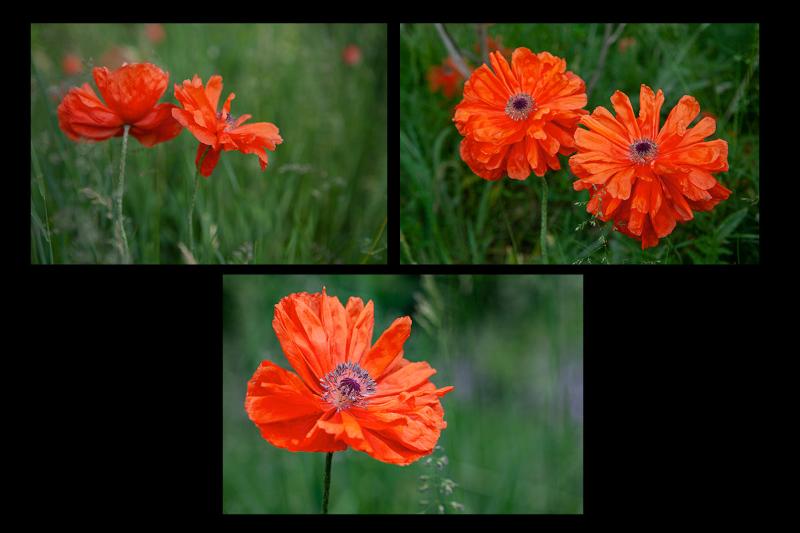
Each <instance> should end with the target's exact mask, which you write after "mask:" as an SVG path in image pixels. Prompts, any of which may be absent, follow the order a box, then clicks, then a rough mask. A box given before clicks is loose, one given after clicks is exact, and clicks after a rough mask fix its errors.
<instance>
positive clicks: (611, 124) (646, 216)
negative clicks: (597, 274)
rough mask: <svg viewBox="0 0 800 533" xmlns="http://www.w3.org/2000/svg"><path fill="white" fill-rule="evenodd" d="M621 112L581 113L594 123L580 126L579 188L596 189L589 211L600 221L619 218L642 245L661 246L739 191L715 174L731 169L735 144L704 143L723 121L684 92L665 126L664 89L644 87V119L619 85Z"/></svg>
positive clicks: (616, 101)
mask: <svg viewBox="0 0 800 533" xmlns="http://www.w3.org/2000/svg"><path fill="white" fill-rule="evenodd" d="M611 103H612V104H613V106H614V110H615V111H616V113H617V115H616V117H615V116H613V115H612V114H611V113H610V112H609V111H607V110H606V109H605V108H604V107H597V108H596V109H595V110H594V112H593V113H592V114H591V115H590V116H585V117H583V119H581V123H582V124H583V125H584V126H586V127H587V128H589V129H588V130H585V129H578V130H577V131H576V132H575V144H576V145H577V147H578V153H577V154H575V155H574V156H572V157H571V158H570V161H569V165H570V168H572V172H574V173H575V175H576V176H577V177H578V181H576V182H574V183H573V187H574V189H575V190H576V191H580V190H583V189H589V194H590V200H589V203H588V204H587V206H586V210H587V211H588V212H590V213H593V214H595V215H596V216H597V217H598V218H599V219H600V220H603V221H607V220H609V219H613V220H614V227H615V228H616V229H617V230H619V231H621V232H622V233H624V234H626V235H629V236H630V237H633V238H635V239H637V240H641V241H642V249H644V248H648V247H650V246H655V245H657V244H658V240H659V239H660V238H663V237H666V236H667V235H669V234H670V233H672V230H673V229H674V228H675V225H676V222H677V221H680V222H687V221H689V220H691V219H692V218H693V217H694V215H693V214H692V211H710V210H711V209H713V208H714V206H715V205H717V204H718V203H719V202H720V201H722V200H725V199H726V198H728V196H729V195H730V193H731V191H730V190H728V189H726V188H725V187H723V186H722V185H721V184H720V183H719V182H717V180H716V179H715V178H714V176H713V175H712V173H714V172H725V171H727V170H728V143H727V142H725V141H723V140H722V139H716V140H713V141H703V139H705V138H706V137H708V136H709V135H711V134H713V133H714V130H715V129H716V120H714V119H713V118H711V117H708V116H707V117H705V118H703V119H702V120H700V121H699V122H698V123H697V124H696V125H695V126H694V127H692V128H690V127H689V124H691V122H692V121H693V120H694V119H695V117H697V115H698V114H699V113H700V104H699V103H698V102H697V100H695V99H694V98H692V97H691V96H684V97H683V98H681V99H680V101H679V102H678V104H677V105H676V106H675V107H674V108H673V109H672V111H671V112H670V114H669V116H668V117H667V120H666V121H665V122H664V126H663V127H661V128H660V129H659V124H660V112H661V105H662V104H663V103H664V93H662V92H661V90H660V89H659V91H658V93H657V94H653V90H652V89H650V87H648V86H646V85H642V87H641V92H640V96H639V117H638V118H637V117H636V116H635V115H634V114H633V107H631V102H630V99H629V98H628V96H627V95H625V94H624V93H622V92H620V91H617V92H615V93H614V95H613V96H612V97H611Z"/></svg>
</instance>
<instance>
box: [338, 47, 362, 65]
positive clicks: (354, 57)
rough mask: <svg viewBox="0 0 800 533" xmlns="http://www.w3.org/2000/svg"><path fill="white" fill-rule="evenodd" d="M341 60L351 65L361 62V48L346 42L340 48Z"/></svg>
mask: <svg viewBox="0 0 800 533" xmlns="http://www.w3.org/2000/svg"><path fill="white" fill-rule="evenodd" d="M342 61H344V62H345V63H346V64H348V65H350V66H353V65H358V64H359V63H360V62H361V48H359V47H358V46H356V45H354V44H348V45H347V46H345V48H344V50H342Z"/></svg>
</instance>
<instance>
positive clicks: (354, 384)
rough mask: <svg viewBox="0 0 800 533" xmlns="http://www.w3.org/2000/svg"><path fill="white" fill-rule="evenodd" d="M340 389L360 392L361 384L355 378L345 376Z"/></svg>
mask: <svg viewBox="0 0 800 533" xmlns="http://www.w3.org/2000/svg"><path fill="white" fill-rule="evenodd" d="M339 390H341V391H342V392H344V393H345V394H350V393H356V394H358V393H360V392H361V385H359V384H358V381H356V380H354V379H353V378H344V379H342V381H340V382H339Z"/></svg>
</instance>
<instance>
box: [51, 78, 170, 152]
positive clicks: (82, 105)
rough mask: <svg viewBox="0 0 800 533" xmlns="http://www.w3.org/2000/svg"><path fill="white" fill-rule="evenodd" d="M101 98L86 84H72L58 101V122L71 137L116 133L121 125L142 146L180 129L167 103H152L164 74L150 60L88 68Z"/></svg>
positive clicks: (101, 136) (99, 138) (163, 85)
mask: <svg viewBox="0 0 800 533" xmlns="http://www.w3.org/2000/svg"><path fill="white" fill-rule="evenodd" d="M93 75H94V81H95V83H96V84H97V89H98V90H99V91H100V94H101V95H102V96H103V99H104V100H105V103H103V102H102V101H101V100H100V99H99V98H98V97H97V95H96V94H95V92H94V91H93V90H92V88H91V87H90V86H89V84H88V83H84V84H83V86H82V87H74V88H73V89H71V90H70V91H69V92H68V93H67V95H66V96H65V97H64V99H63V100H62V101H61V104H59V106H58V112H57V114H58V125H59V126H60V127H61V130H62V131H63V132H64V133H65V134H66V135H67V137H69V138H70V139H72V140H73V141H77V140H79V139H88V140H91V141H103V140H105V139H110V138H111V137H119V136H121V135H122V133H123V129H124V126H125V125H129V126H130V127H131V128H130V134H131V135H132V136H133V137H135V138H136V139H138V140H139V142H140V143H142V144H143V145H144V146H153V145H154V144H157V143H160V142H164V141H168V140H170V139H172V138H173V137H175V136H176V135H178V134H179V133H180V132H181V125H180V124H178V123H177V122H176V121H175V119H173V118H172V113H171V110H172V108H174V107H175V106H174V105H172V104H167V103H162V104H157V102H158V99H159V98H161V95H162V94H164V90H165V89H166V88H167V80H168V79H169V74H168V73H166V72H164V71H163V70H161V69H160V68H158V67H157V66H155V65H153V64H151V63H134V64H132V65H125V66H123V67H121V68H119V69H117V70H115V71H113V72H112V71H109V70H108V69H107V68H105V67H96V68H95V69H94V70H93Z"/></svg>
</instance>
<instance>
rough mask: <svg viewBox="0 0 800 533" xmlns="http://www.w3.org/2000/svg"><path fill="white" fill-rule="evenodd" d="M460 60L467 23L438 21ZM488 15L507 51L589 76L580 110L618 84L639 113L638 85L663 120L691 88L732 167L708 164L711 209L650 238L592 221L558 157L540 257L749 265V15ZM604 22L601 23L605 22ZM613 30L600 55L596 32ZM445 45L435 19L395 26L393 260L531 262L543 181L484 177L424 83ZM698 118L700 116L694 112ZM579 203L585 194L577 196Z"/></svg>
mask: <svg viewBox="0 0 800 533" xmlns="http://www.w3.org/2000/svg"><path fill="white" fill-rule="evenodd" d="M446 27H447V29H448V30H449V32H450V33H451V34H452V36H453V39H454V41H455V43H456V44H457V46H458V47H459V48H460V49H461V50H462V51H463V52H464V53H465V56H466V58H467V60H468V61H469V62H470V63H471V65H472V66H473V67H474V66H479V65H480V64H481V63H482V61H481V60H480V57H479V55H478V54H477V53H476V50H477V49H476V48H475V47H476V46H477V44H478V42H479V39H478V32H477V25H476V24H447V25H446ZM618 29H620V27H619V25H618V24H614V25H605V24H492V25H489V27H488V34H489V36H491V37H492V38H494V39H498V40H500V41H501V44H502V45H503V46H505V47H507V48H509V49H510V50H513V49H514V48H517V47H523V46H524V47H527V48H530V49H531V50H533V51H534V52H539V51H544V50H546V51H549V52H551V53H552V54H555V55H557V56H560V57H563V58H564V59H566V61H567V69H568V70H571V71H573V72H574V73H575V74H577V75H578V76H580V77H581V78H583V79H584V81H586V83H587V86H588V85H589V84H590V82H591V80H592V78H594V77H595V74H596V75H597V79H596V84H595V85H594V87H593V88H592V89H591V90H590V91H589V92H588V98H589V103H588V105H587V106H586V109H587V110H589V111H591V110H593V109H594V108H595V107H596V106H604V107H606V108H607V109H612V113H613V108H612V107H611V103H610V101H609V99H610V97H611V95H612V94H613V93H614V91H615V90H617V89H619V90H621V91H623V92H624V93H626V94H627V95H628V96H629V97H630V99H631V102H632V104H633V108H634V110H635V111H636V113H637V114H638V110H639V87H640V85H641V84H642V83H645V84H647V85H649V86H650V87H652V88H653V90H658V89H659V88H661V89H663V90H664V95H665V98H666V100H665V102H664V106H663V108H662V110H661V113H662V121H661V124H662V125H663V122H664V120H665V119H666V116H667V114H668V113H669V111H670V110H671V109H672V107H673V106H674V105H675V104H676V103H677V102H678V100H680V98H681V97H682V96H683V95H685V94H689V95H692V96H694V97H695V98H697V100H698V101H699V102H700V108H701V117H702V113H704V112H706V113H711V114H712V115H714V116H715V117H716V118H717V131H716V133H715V134H714V135H713V136H712V137H710V138H711V139H715V138H722V139H725V140H726V141H728V148H729V156H728V162H729V165H730V171H729V172H722V173H719V174H717V177H718V179H719V181H720V182H721V183H722V184H723V185H725V186H726V187H727V188H729V189H731V190H733V193H732V194H731V196H730V198H728V200H725V201H723V202H721V203H720V204H719V205H717V207H715V208H714V210H713V211H711V212H710V213H696V214H695V219H694V220H692V221H690V222H689V223H687V224H678V226H677V227H676V229H675V231H674V232H673V233H672V234H671V235H669V236H668V237H667V238H665V239H663V240H662V241H661V243H660V244H659V245H658V246H657V247H655V248H650V249H647V250H645V251H642V250H641V246H640V243H639V242H638V241H636V240H634V239H631V238H629V237H627V236H625V235H622V234H619V233H617V232H613V231H611V224H610V223H608V224H603V223H601V222H597V224H596V225H593V222H594V221H593V220H592V219H591V216H590V215H589V214H588V213H587V212H586V201H587V200H588V197H589V193H588V191H581V192H576V191H574V190H573V188H572V182H573V181H575V178H574V176H572V175H571V173H570V172H569V166H568V164H567V160H568V158H567V157H565V156H559V157H560V161H561V170H559V171H549V172H548V173H547V174H546V175H545V176H546V178H547V182H548V186H549V202H548V232H547V243H548V252H549V261H550V262H551V263H562V264H563V263H584V264H585V263H758V262H759V203H758V200H759V70H758V59H759V52H758V46H759V42H758V26H757V25H755V24H627V25H625V26H624V27H623V28H621V31H620V33H617V30H618ZM607 31H608V34H606V32H607ZM606 35H608V37H609V39H608V41H609V42H612V40H611V39H610V37H613V36H614V35H617V37H618V38H617V39H616V40H614V41H613V43H612V44H611V46H610V47H609V48H608V49H607V53H606V60H605V64H604V66H603V67H602V68H598V66H599V64H600V56H601V51H602V49H603V42H604V41H605V40H606V39H604V38H605V37H606ZM446 57H447V51H446V49H445V47H444V45H443V44H442V41H441V39H440V38H439V36H438V35H437V33H436V30H435V28H434V27H433V25H432V24H401V27H400V113H401V119H400V162H401V167H400V169H401V170H400V177H401V180H400V191H401V198H400V206H401V207H400V209H401V215H400V223H401V257H402V259H401V260H402V262H403V263H539V262H542V255H541V248H540V246H539V231H540V227H541V225H540V206H541V178H539V177H537V176H535V175H534V174H531V176H530V177H529V178H528V179H527V180H525V181H523V182H519V181H514V180H510V179H509V178H507V177H504V178H503V179H502V180H500V181H497V182H487V181H485V180H483V179H482V178H480V177H478V176H476V175H475V174H473V173H472V172H471V171H470V169H469V167H468V166H467V165H466V163H464V162H463V161H462V160H461V158H460V156H459V153H458V146H459V143H460V141H461V136H460V135H459V134H458V131H457V130H456V128H455V125H454V124H453V122H452V116H453V108H454V106H455V105H456V104H457V103H458V102H459V101H460V100H461V97H462V90H461V86H459V90H458V91H457V94H456V95H455V96H454V97H453V98H452V99H447V98H445V97H444V96H443V95H442V94H441V93H435V94H434V93H431V91H430V89H429V86H428V82H427V80H426V74H427V72H428V71H429V69H430V68H431V67H433V66H436V65H440V64H441V63H442V61H443V60H444V59H445V58H446ZM699 118H700V117H699ZM576 202H581V203H582V205H576Z"/></svg>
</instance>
